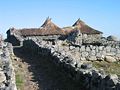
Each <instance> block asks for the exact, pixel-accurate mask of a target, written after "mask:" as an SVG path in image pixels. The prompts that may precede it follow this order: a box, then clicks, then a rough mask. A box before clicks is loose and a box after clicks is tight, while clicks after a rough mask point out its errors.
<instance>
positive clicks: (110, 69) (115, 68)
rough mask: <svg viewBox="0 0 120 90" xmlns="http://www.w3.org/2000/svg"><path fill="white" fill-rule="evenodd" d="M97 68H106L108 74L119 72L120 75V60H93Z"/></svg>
mask: <svg viewBox="0 0 120 90" xmlns="http://www.w3.org/2000/svg"><path fill="white" fill-rule="evenodd" d="M92 64H93V66H94V67H95V68H97V69H104V71H105V72H106V73H107V74H109V73H110V74H117V75H118V76H119V77H120V62H114V63H108V62H105V61H101V62H100V61H95V62H92Z"/></svg>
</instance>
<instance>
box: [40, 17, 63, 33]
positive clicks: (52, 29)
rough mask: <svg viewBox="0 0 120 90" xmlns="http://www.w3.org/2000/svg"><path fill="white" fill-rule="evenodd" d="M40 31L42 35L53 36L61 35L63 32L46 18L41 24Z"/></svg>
mask: <svg viewBox="0 0 120 90" xmlns="http://www.w3.org/2000/svg"><path fill="white" fill-rule="evenodd" d="M41 30H42V32H43V34H52V35H53V34H55V35H63V34H64V31H63V30H62V29H61V28H59V27H58V26H57V25H55V24H54V23H53V22H52V21H51V18H49V17H48V18H47V19H46V21H45V22H44V23H43V25H42V26H41Z"/></svg>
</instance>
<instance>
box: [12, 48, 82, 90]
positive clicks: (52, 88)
mask: <svg viewBox="0 0 120 90" xmlns="http://www.w3.org/2000/svg"><path fill="white" fill-rule="evenodd" d="M14 53H15V56H16V57H17V58H18V59H17V60H14V64H15V66H16V70H19V71H20V72H21V73H23V78H24V85H23V87H22V88H23V90H80V88H79V86H78V85H76V84H75V83H74V82H73V81H72V80H70V78H68V77H66V76H67V74H66V73H64V72H63V71H62V70H60V69H59V68H58V67H55V66H54V64H53V63H51V62H50V61H49V60H48V58H47V57H41V56H36V55H32V54H31V53H28V52H21V51H20V50H19V49H18V50H14Z"/></svg>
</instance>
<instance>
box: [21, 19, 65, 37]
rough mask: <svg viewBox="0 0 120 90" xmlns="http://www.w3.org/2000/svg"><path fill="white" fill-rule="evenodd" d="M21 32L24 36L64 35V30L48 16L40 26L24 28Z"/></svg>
mask: <svg viewBox="0 0 120 90" xmlns="http://www.w3.org/2000/svg"><path fill="white" fill-rule="evenodd" d="M19 32H20V33H21V35H22V36H43V35H64V30H62V29H61V28H59V27H58V26H57V25H55V24H54V23H53V22H52V21H51V19H50V18H47V19H46V20H45V22H44V24H43V25H42V26H41V27H40V28H24V29H20V30H19Z"/></svg>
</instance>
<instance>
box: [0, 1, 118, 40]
mask: <svg viewBox="0 0 120 90" xmlns="http://www.w3.org/2000/svg"><path fill="white" fill-rule="evenodd" d="M48 16H49V17H51V18H52V21H53V22H54V23H55V24H57V25H58V26H60V27H64V26H70V25H72V24H73V23H74V22H75V21H76V20H77V19H78V18H80V19H81V20H83V21H84V22H86V23H87V24H88V25H90V26H91V27H93V28H95V29H97V30H100V31H102V32H103V33H104V35H105V36H108V35H115V36H117V37H119V38H120V0H1V1H0V33H2V34H3V35H4V37H5V36H6V34H5V33H6V31H7V30H8V29H9V28H10V27H15V28H29V27H40V26H41V25H42V24H43V22H44V20H45V19H46V17H48Z"/></svg>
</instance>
